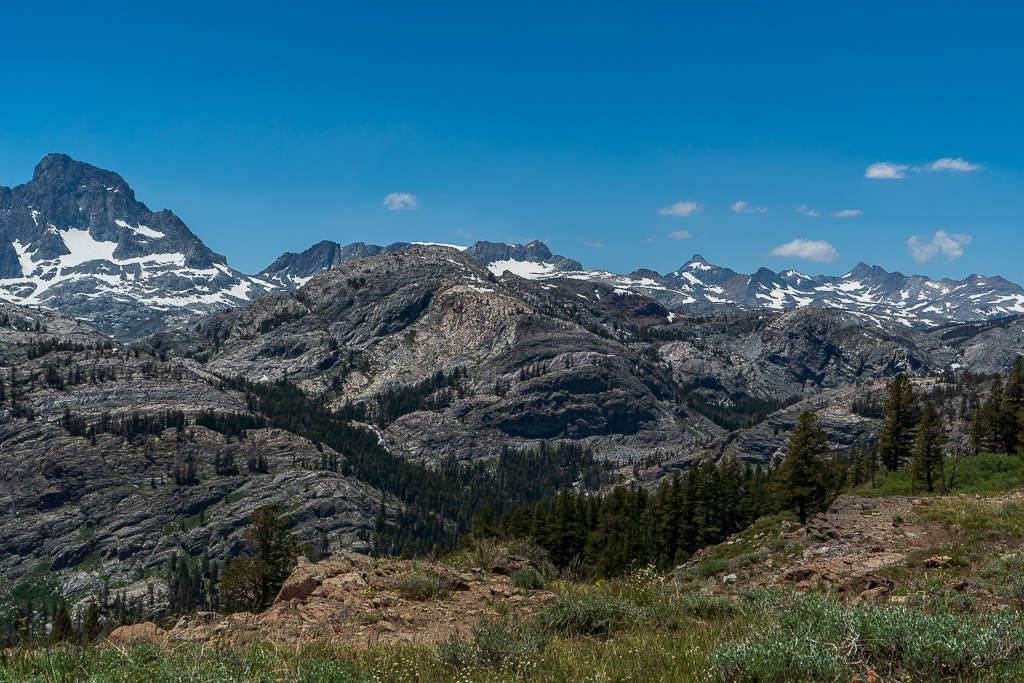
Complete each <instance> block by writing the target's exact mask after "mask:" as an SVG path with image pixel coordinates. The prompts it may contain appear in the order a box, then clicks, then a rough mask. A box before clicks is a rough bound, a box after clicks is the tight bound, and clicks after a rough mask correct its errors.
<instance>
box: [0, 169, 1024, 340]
mask: <svg viewBox="0 0 1024 683" xmlns="http://www.w3.org/2000/svg"><path fill="white" fill-rule="evenodd" d="M425 245H438V246H446V247H451V248H453V249H456V250H458V251H460V252H462V253H464V254H465V255H466V256H469V257H471V258H473V259H474V260H475V261H477V262H478V263H480V264H482V265H483V266H485V267H486V268H487V269H488V270H489V271H490V272H491V273H492V274H493V275H495V276H499V277H504V276H505V274H506V273H511V275H512V276H516V277H520V278H525V279H532V280H556V279H560V280H563V281H564V280H576V281H580V282H584V283H601V284H603V285H607V286H609V287H612V288H613V289H614V290H615V291H616V292H618V293H620V294H627V293H629V294H634V295H641V296H644V297H647V298H649V299H653V300H654V301H656V302H658V304H660V305H662V306H664V307H665V308H666V309H668V310H669V311H672V312H675V313H684V314H690V315H697V316H708V315H720V314H723V313H736V312H741V311H750V310H758V309H770V310H787V309H791V308H799V307H804V306H812V305H813V306H818V307H821V308H833V309H837V310H841V311H845V312H847V313H850V314H851V315H853V316H855V317H857V318H858V319H859V320H860V321H861V322H863V323H865V324H870V325H875V326H878V327H882V328H886V329H890V330H892V329H899V328H907V327H917V328H934V327H937V326H941V325H943V324H946V323H949V322H969V321H981V320H991V319H996V318H1000V317H1005V316H1013V315H1017V314H1022V313H1024V288H1022V287H1021V286H1020V285H1018V284H1016V283H1013V282H1011V281H1009V280H1007V279H1005V278H1002V277H1000V276H992V277H988V276H982V275H971V276H969V277H967V278H966V279H964V280H953V279H949V278H944V279H942V280H934V279H932V278H929V277H927V276H923V275H916V274H915V275H909V276H908V275H904V274H903V273H901V272H898V271H894V272H888V271H886V270H885V269H883V268H881V267H879V266H871V265H868V264H866V263H864V262H860V263H858V264H857V265H856V266H854V268H853V269H852V270H851V271H850V272H848V273H846V274H845V275H841V276H832V275H816V276H809V275H805V274H803V273H801V272H799V271H796V270H793V269H789V270H784V271H781V272H775V271H773V270H771V269H769V268H767V267H762V268H760V269H758V270H757V271H756V272H754V273H752V274H743V273H738V272H736V271H735V270H733V269H731V268H727V267H722V266H717V265H714V264H711V263H709V262H708V261H707V260H706V259H705V258H704V257H703V256H701V255H700V254H695V255H694V257H693V258H691V259H690V260H689V261H687V262H686V263H684V264H683V265H682V266H680V267H679V268H677V269H676V270H674V271H672V272H668V273H664V274H661V273H658V272H656V271H654V270H651V269H648V268H638V269H636V270H634V271H633V272H632V273H629V274H626V275H622V274H617V273H612V272H609V271H605V270H595V269H587V268H585V267H584V266H583V264H581V263H580V262H579V261H576V260H575V259H571V258H568V257H565V256H562V255H560V254H555V253H553V252H552V251H551V250H550V248H549V247H548V246H547V245H546V244H544V243H543V242H540V241H539V240H533V241H531V242H529V243H527V244H525V245H524V244H508V243H502V242H488V241H478V242H476V243H474V244H472V245H470V246H459V245H451V244H439V243H435V242H426V241H411V242H394V243H392V244H389V245H386V246H378V245H375V244H367V243H365V242H361V241H360V242H353V243H351V244H349V245H347V246H342V245H341V244H340V243H338V242H333V241H330V240H322V241H320V242H318V243H317V244H315V245H313V246H311V247H309V248H308V249H306V250H305V251H302V252H285V253H284V254H282V255H281V256H280V257H278V258H277V259H276V260H275V261H274V262H273V263H271V264H270V265H268V266H267V267H266V268H264V269H263V270H262V271H261V272H260V273H258V274H257V275H255V276H250V275H246V274H244V273H242V272H240V271H237V270H235V269H233V268H231V267H230V266H229V265H228V262H227V259H226V258H225V257H224V256H222V255H220V254H217V253H215V252H213V251H212V250H211V249H210V248H209V247H207V246H206V245H205V244H204V243H203V242H202V240H201V239H200V238H199V237H198V236H197V235H195V234H194V233H192V231H191V230H189V228H188V226H187V225H185V223H184V222H183V221H182V220H181V219H180V218H178V217H177V216H176V215H175V214H174V213H173V212H172V211H170V210H168V209H163V210H161V211H157V212H154V211H151V210H150V209H149V208H148V207H147V206H146V205H145V204H144V203H143V202H141V201H139V200H138V199H137V198H136V196H135V192H134V191H133V190H132V188H131V187H130V186H129V185H128V183H127V182H126V181H125V179H124V178H122V177H121V176H120V175H118V174H117V173H115V172H113V171H107V170H104V169H101V168H98V167H96V166H92V165H90V164H87V163H85V162H81V161H77V160H75V159H72V158H71V157H70V156H68V155H66V154H49V155H47V156H46V157H44V158H43V159H42V160H41V161H40V162H39V164H37V165H36V167H35V169H34V171H33V175H32V179H31V180H30V181H29V182H27V183H24V184H22V185H18V186H15V187H13V188H8V187H0V299H5V300H8V301H11V302H12V303H16V304H22V305H38V306H45V307H48V308H51V309H53V310H56V311H60V312H63V313H67V314H69V315H72V316H74V317H77V318H80V319H82V320H84V321H86V322H88V323H89V324H90V325H91V326H93V327H95V328H96V329H98V330H100V331H101V332H103V333H105V334H109V335H111V336H113V337H115V338H117V339H120V340H122V341H130V340H137V339H141V338H144V337H147V336H149V335H151V334H153V333H156V332H159V331H162V330H168V329H175V328H181V327H183V326H185V325H189V324H192V323H194V322H195V321H197V320H198V318H199V317H201V316H203V315H206V314H209V313H213V312H216V311H219V310H223V309H224V308H232V307H236V306H240V305H244V304H246V303H248V302H249V301H252V300H253V299H256V298H259V297H260V296H263V295H265V294H267V293H270V292H275V291H276V292H292V291H296V290H297V289H299V288H301V287H302V286H304V285H305V284H306V283H307V282H308V281H309V280H310V279H311V278H312V277H313V276H314V275H316V274H317V273H320V272H323V271H327V270H331V269H334V268H337V267H338V266H339V265H340V264H341V263H343V262H345V261H349V260H352V259H355V258H362V257H367V256H377V255H380V254H387V253H395V252H403V251H409V250H411V249H415V248H417V247H419V246H425ZM581 295H582V294H581Z"/></svg>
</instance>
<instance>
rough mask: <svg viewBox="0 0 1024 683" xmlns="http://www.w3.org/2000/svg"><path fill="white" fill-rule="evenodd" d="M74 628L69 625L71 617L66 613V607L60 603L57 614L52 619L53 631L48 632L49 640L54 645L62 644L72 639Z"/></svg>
mask: <svg viewBox="0 0 1024 683" xmlns="http://www.w3.org/2000/svg"><path fill="white" fill-rule="evenodd" d="M74 635H75V628H74V626H73V625H72V624H71V615H70V614H69V613H68V606H67V604H66V603H63V602H61V603H60V607H59V608H57V614H56V615H54V617H53V629H52V630H51V631H50V639H51V640H53V642H55V643H62V642H64V641H65V640H71V639H73V637H74Z"/></svg>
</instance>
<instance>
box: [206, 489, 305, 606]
mask: <svg viewBox="0 0 1024 683" xmlns="http://www.w3.org/2000/svg"><path fill="white" fill-rule="evenodd" d="M291 523H292V517H291V515H287V514H284V510H282V509H281V507H280V506H279V505H263V506H261V507H258V508H256V509H255V510H253V511H252V514H250V515H249V527H248V528H247V529H246V530H245V539H246V541H248V543H249V550H250V552H251V553H252V555H251V556H250V557H247V558H241V557H236V558H234V559H233V560H231V563H230V564H229V565H228V566H227V568H226V569H225V570H224V573H223V574H222V576H221V582H220V589H221V593H222V594H223V595H224V596H225V598H226V599H227V600H229V601H232V602H237V603H240V604H243V605H245V606H247V607H263V606H265V605H267V604H269V602H270V600H271V599H272V598H273V597H274V593H275V592H276V591H277V589H278V588H279V587H280V586H281V583H283V582H284V579H285V578H287V574H288V571H289V570H290V569H291V565H292V561H293V560H294V559H295V558H296V557H297V556H298V555H300V554H301V553H303V552H308V548H307V547H306V545H305V544H303V543H300V541H299V539H298V537H297V536H295V534H293V533H290V532H289V531H287V528H288V526H289V525H290V524H291Z"/></svg>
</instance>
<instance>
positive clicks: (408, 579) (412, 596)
mask: <svg viewBox="0 0 1024 683" xmlns="http://www.w3.org/2000/svg"><path fill="white" fill-rule="evenodd" d="M395 592H396V593H398V596H399V597H401V598H405V599H406V600H417V601H424V600H447V599H448V598H449V597H450V596H451V592H452V585H451V582H450V581H449V580H448V579H446V578H444V577H443V576H438V575H437V574H427V573H424V572H421V571H412V572H409V573H408V574H404V575H403V576H402V577H401V578H399V579H398V584H397V585H396V586H395Z"/></svg>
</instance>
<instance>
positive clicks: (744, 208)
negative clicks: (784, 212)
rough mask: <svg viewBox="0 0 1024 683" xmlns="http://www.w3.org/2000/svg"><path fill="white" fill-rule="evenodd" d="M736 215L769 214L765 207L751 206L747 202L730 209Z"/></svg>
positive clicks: (739, 203)
mask: <svg viewBox="0 0 1024 683" xmlns="http://www.w3.org/2000/svg"><path fill="white" fill-rule="evenodd" d="M729 208H730V209H732V210H733V211H735V212H736V213H767V212H768V208H767V207H765V206H750V205H749V204H748V203H747V202H736V203H735V204H733V205H732V206H730V207H729Z"/></svg>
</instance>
